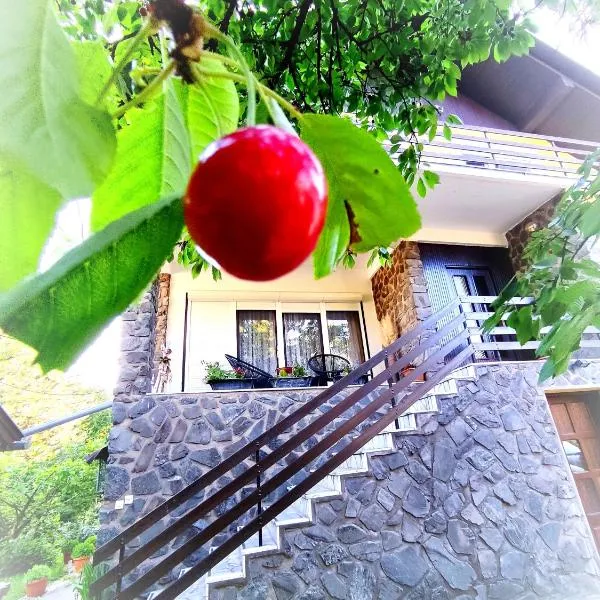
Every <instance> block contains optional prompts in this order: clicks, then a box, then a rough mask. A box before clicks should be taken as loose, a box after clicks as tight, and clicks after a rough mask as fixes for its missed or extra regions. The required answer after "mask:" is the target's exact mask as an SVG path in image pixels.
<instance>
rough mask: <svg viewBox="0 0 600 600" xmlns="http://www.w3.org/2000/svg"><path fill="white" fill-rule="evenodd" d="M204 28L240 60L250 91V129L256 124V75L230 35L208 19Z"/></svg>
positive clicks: (248, 119)
mask: <svg viewBox="0 0 600 600" xmlns="http://www.w3.org/2000/svg"><path fill="white" fill-rule="evenodd" d="M204 27H205V31H206V33H208V34H209V35H210V36H212V37H213V38H215V39H216V40H219V41H221V42H223V43H224V44H225V45H226V46H227V48H228V50H229V52H230V53H231V54H232V55H233V56H235V58H236V59H237V60H238V64H239V68H240V69H241V70H242V71H243V72H244V76H245V79H246V89H247V91H248V106H247V109H246V124H247V125H248V127H252V126H253V125H254V124H255V123H256V87H255V85H254V83H255V79H254V75H253V74H252V71H250V67H248V63H247V62H246V59H245V58H244V55H243V54H242V52H241V50H240V49H239V48H238V47H237V46H236V44H235V42H234V41H233V40H232V39H231V38H230V37H229V36H228V35H226V34H224V33H223V32H222V31H221V30H220V29H219V28H218V27H215V26H214V25H213V24H212V23H209V22H208V21H207V20H206V19H205V21H204Z"/></svg>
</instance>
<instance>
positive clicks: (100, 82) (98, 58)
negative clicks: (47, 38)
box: [71, 40, 112, 105]
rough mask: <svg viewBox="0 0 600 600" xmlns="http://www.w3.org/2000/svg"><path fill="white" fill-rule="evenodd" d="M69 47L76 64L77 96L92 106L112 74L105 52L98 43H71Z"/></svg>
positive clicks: (102, 46)
mask: <svg viewBox="0 0 600 600" xmlns="http://www.w3.org/2000/svg"><path fill="white" fill-rule="evenodd" d="M71 47H72V48H73V53H74V54H75V61H76V63H77V72H78V75H79V82H80V86H79V94H80V96H81V98H82V99H83V100H84V101H85V102H88V103H89V104H92V105H93V104H95V103H96V99H97V98H98V94H99V93H100V90H101V89H102V88H103V86H104V84H105V83H106V81H107V80H108V78H109V77H110V74H111V72H112V66H111V64H110V62H108V57H107V54H106V50H105V49H104V45H103V44H102V42H100V41H94V42H91V41H88V40H85V41H76V42H71Z"/></svg>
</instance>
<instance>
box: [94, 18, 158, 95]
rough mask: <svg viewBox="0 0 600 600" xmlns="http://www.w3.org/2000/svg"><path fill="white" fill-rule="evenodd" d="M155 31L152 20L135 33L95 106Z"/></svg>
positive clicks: (154, 24)
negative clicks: (136, 50)
mask: <svg viewBox="0 0 600 600" xmlns="http://www.w3.org/2000/svg"><path fill="white" fill-rule="evenodd" d="M155 30H156V23H155V22H154V20H153V19H150V20H149V21H147V22H146V23H145V24H144V25H143V26H142V28H141V29H140V30H139V31H138V32H137V33H136V35H135V37H134V38H133V39H132V40H131V42H130V43H129V45H128V46H127V50H126V51H125V54H123V56H122V57H121V60H120V61H119V62H118V63H117V66H116V67H115V68H114V69H113V71H112V73H111V74H110V77H109V78H108V81H107V82H106V83H105V84H104V86H103V87H102V89H101V90H100V93H99V94H98V98H96V106H98V105H99V104H100V103H101V102H102V100H104V96H106V94H107V93H108V91H109V90H110V88H111V86H112V85H113V83H115V81H116V80H117V77H118V76H119V75H120V73H121V71H122V70H123V69H124V68H125V67H126V66H127V64H128V63H129V60H130V59H131V57H132V56H133V53H134V52H135V49H136V48H137V47H138V46H139V45H140V44H141V43H142V42H143V41H144V39H146V38H147V37H148V36H150V35H152V32H153V31H155Z"/></svg>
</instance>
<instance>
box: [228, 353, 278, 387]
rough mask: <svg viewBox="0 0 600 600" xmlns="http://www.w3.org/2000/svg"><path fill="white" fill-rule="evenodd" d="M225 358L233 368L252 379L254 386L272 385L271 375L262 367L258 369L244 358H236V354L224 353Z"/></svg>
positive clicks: (272, 378)
mask: <svg viewBox="0 0 600 600" xmlns="http://www.w3.org/2000/svg"><path fill="white" fill-rule="evenodd" d="M225 358H226V359H227V362H228V363H229V364H230V365H231V367H232V368H233V369H234V370H237V369H240V370H242V371H243V372H244V377H248V378H250V379H253V380H254V381H253V384H254V387H255V388H272V387H273V381H274V377H273V375H270V374H269V373H267V372H266V371H263V370H262V369H259V368H258V367H255V366H254V365H251V364H250V363H247V362H246V361H245V360H242V359H241V358H237V357H236V356H231V355H229V354H226V355H225Z"/></svg>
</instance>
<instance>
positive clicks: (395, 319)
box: [371, 242, 431, 345]
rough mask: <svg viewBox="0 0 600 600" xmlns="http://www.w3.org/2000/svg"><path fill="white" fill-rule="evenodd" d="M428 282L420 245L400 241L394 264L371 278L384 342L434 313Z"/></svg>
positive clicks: (392, 339)
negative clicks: (424, 271)
mask: <svg viewBox="0 0 600 600" xmlns="http://www.w3.org/2000/svg"><path fill="white" fill-rule="evenodd" d="M426 285H427V284H426V281H425V275H424V273H423V263H422V262H421V256H420V253H419V246H418V244H417V243H415V242H400V244H399V245H398V246H397V248H396V249H395V250H394V252H393V253H392V265H391V266H390V267H382V268H381V269H379V270H378V271H377V273H375V275H374V276H373V278H372V279H371V286H372V288H373V300H374V303H375V311H376V313H377V319H378V320H379V323H380V325H381V330H382V341H383V344H384V345H388V344H390V343H391V342H393V341H394V340H395V339H396V338H398V337H399V336H400V335H402V334H403V333H406V332H407V331H408V330H409V329H411V328H412V327H414V326H415V325H416V324H417V323H418V322H419V321H422V320H424V319H426V318H427V317H428V316H430V315H431V303H430V301H429V294H428V293H427V288H426Z"/></svg>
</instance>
